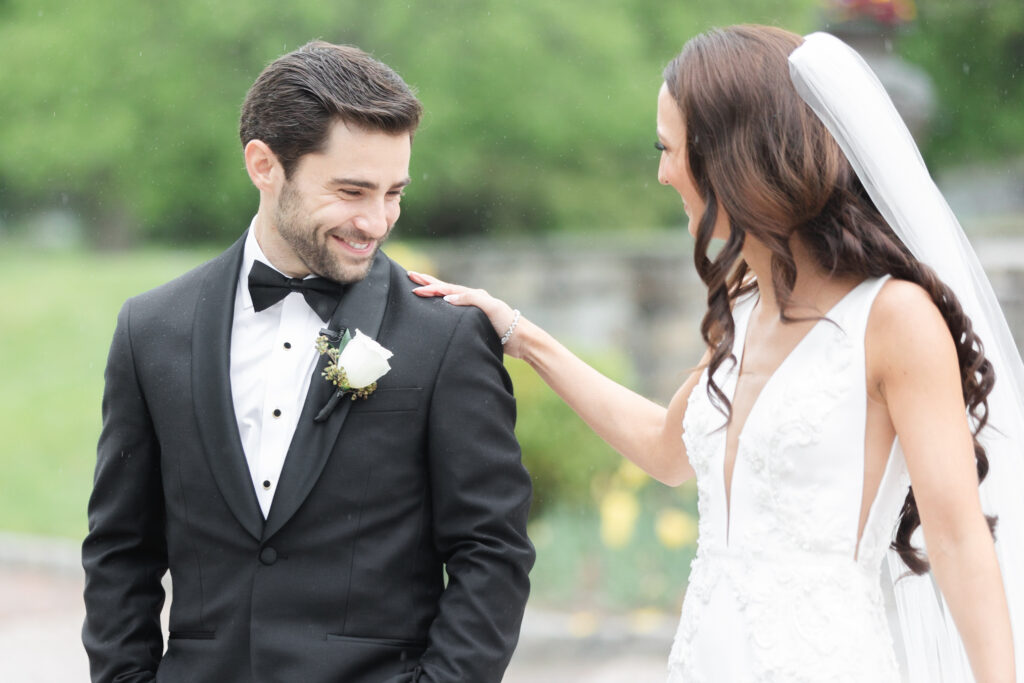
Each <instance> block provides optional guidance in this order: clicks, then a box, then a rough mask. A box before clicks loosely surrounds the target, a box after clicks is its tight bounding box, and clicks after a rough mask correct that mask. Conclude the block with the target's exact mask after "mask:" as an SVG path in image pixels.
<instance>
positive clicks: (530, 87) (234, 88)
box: [0, 0, 818, 244]
mask: <svg viewBox="0 0 1024 683" xmlns="http://www.w3.org/2000/svg"><path fill="white" fill-rule="evenodd" d="M817 3H818V0H727V1H723V2H719V3H714V4H712V3H701V4H699V5H697V4H693V3H667V4H666V3H663V2H655V0H633V1H632V2H628V3H613V2H596V3H595V2H585V1H584V0H566V1H565V2H559V3H550V2H546V1H545V0H518V1H514V2H508V1H507V0H503V1H499V0H474V1H472V2H470V1H469V0H453V1H452V2H447V3H428V2H418V3H417V2H409V1H408V0H407V1H403V2H400V1H398V0H381V1H380V2H377V3H370V4H368V3H364V2H356V0H335V1H334V2H330V3H324V2H322V1H321V0H293V1H292V2H289V3H267V2H253V1H248V2H243V1H242V0H218V2H209V1H206V0H179V2H176V3H171V4H168V3H134V2H128V1H127V0H93V1H92V2H89V3H74V2H66V1H64V2H62V1H60V0H5V1H4V2H2V3H0V55H2V64H3V69H2V70H0V91H2V92H3V93H5V96H4V97H3V98H2V99H0V149H2V150H3V152H2V153H0V201H2V202H3V203H4V205H5V207H6V210H7V211H14V210H19V209H20V210H22V211H26V210H31V209H37V208H43V207H48V206H53V205H64V206H67V207H68V208H69V210H72V211H76V212H78V213H80V214H81V215H82V216H83V217H84V219H85V221H86V223H87V224H88V225H89V229H90V233H91V234H90V237H91V238H92V240H93V241H94V242H96V243H100V244H123V243H125V242H130V241H138V240H140V239H147V240H157V241H163V242H176V243H181V242H201V241H216V242H220V243H223V242H224V241H226V240H227V239H229V238H230V237H232V236H234V235H236V234H238V232H239V231H240V230H241V229H242V228H243V227H244V226H245V224H246V223H247V221H248V217H249V215H250V214H251V213H252V212H253V211H254V210H255V205H256V193H255V191H254V190H253V189H252V188H251V187H250V186H249V183H248V179H247V178H246V176H245V172H244V169H243V166H242V161H241V155H240V153H239V143H238V141H237V137H236V130H237V116H238V109H239V105H240V103H241V100H242V98H243V97H244V94H245V91H246V89H247V88H248V86H249V85H250V84H251V82H252V81H253V80H254V79H255V77H256V75H257V74H258V73H259V70H260V69H261V68H262V66H263V65H264V64H266V63H267V62H269V61H270V60H272V59H273V58H275V57H276V56H278V55H280V54H282V53H284V52H286V51H288V50H291V49H294V48H295V47H297V46H299V45H301V44H302V43H304V42H306V41H307V40H309V39H311V38H315V37H321V38H324V39H326V40H330V41H334V42H348V43H354V44H357V45H360V46H361V47H363V48H365V49H367V50H369V51H371V52H373V53H374V54H375V55H376V56H377V57H378V58H380V59H382V60H383V61H385V62H387V63H389V64H391V65H392V66H394V67H395V68H396V69H397V70H398V71H399V72H400V73H401V74H402V75H403V76H404V77H405V78H406V79H407V80H408V81H409V82H410V83H412V84H414V85H415V86H417V88H418V90H419V93H420V95H421V97H422V99H423V101H424V103H425V105H426V109H427V116H426V119H425V121H424V125H423V128H422V129H421V131H420V133H419V135H418V136H417V140H416V152H415V154H414V155H413V176H414V179H415V183H414V185H413V187H411V188H410V192H409V195H408V197H407V203H406V207H405V216H404V217H403V219H402V226H401V229H402V231H403V233H404V234H407V235H409V234H412V235H420V236H429V235H451V234H465V233H486V232H506V233H507V232H515V231H526V232H532V231H546V230H556V229H593V228H605V229H608V230H620V229H621V228H622V227H623V226H625V227H628V228H638V227H639V228H643V227H663V226H665V225H673V224H674V225H679V224H681V222H682V220H681V219H682V212H681V211H680V210H679V206H678V201H677V199H676V198H675V197H674V195H673V193H671V192H666V191H664V190H663V189H662V188H659V187H658V186H657V182H656V178H655V168H656V163H657V161H656V159H657V157H656V154H655V152H654V150H653V149H652V147H651V143H652V141H653V139H654V135H653V128H654V103H655V94H656V91H657V88H658V84H659V82H660V78H661V69H662V67H663V65H664V64H665V63H666V62H667V61H668V60H669V59H670V58H671V57H672V56H673V55H674V54H675V53H676V52H677V51H678V50H679V48H680V47H681V46H682V44H683V43H684V42H685V41H686V39H687V38H688V37H689V36H691V35H692V34H694V33H696V32H697V31H699V30H702V29H705V28H707V27H708V26H712V25H722V24H728V23H735V22H738V21H760V22H766V23H777V24H782V25H785V26H787V27H789V28H792V29H794V30H797V31H804V30H807V29H810V28H812V27H813V26H812V23H811V22H812V21H813V19H814V16H815V12H814V8H815V7H816V6H817Z"/></svg>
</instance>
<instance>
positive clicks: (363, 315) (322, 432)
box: [246, 253, 391, 540]
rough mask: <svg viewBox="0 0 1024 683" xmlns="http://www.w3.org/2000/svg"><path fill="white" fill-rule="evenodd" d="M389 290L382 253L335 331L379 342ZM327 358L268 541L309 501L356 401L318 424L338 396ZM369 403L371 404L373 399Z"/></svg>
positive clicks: (305, 411)
mask: <svg viewBox="0 0 1024 683" xmlns="http://www.w3.org/2000/svg"><path fill="white" fill-rule="evenodd" d="M390 285H391V261H390V260H389V259H388V257H387V256H385V255H384V254H383V253H378V254H377V257H376V259H375V260H374V263H373V267H372V268H371V269H370V272H369V274H368V275H367V276H366V277H365V278H364V279H362V280H360V281H359V282H357V283H355V284H353V285H351V286H350V287H349V288H348V290H347V291H346V292H345V294H344V296H343V297H342V298H341V301H340V302H339V303H338V307H337V308H336V309H335V311H334V315H333V316H331V321H330V323H329V326H330V328H331V329H333V330H339V331H341V330H346V329H347V330H350V331H351V333H352V334H353V335H355V331H356V330H359V331H360V332H362V333H363V334H366V335H369V336H370V337H373V338H374V339H376V338H377V335H378V334H379V333H380V327H381V323H382V322H383V320H384V312H385V310H386V309H387V302H388V292H389V289H390ZM326 358H327V356H326V354H325V355H324V356H323V357H322V358H321V359H320V362H319V363H317V366H316V368H315V369H314V370H313V377H312V378H311V379H310V382H309V391H308V392H307V393H306V402H305V404H304V405H303V407H302V414H301V415H300V416H299V424H298V426H297V427H296V428H295V435H294V436H293V437H292V442H291V444H290V445H289V447H288V455H287V456H286V457H285V461H284V468H283V469H282V470H281V478H280V480H279V482H278V488H277V492H275V493H274V502H273V504H272V505H271V506H270V514H269V515H268V516H267V523H266V525H265V527H264V531H263V540H266V539H269V538H270V537H271V536H273V535H274V534H275V533H277V532H278V531H279V530H280V529H281V527H282V526H284V524H285V523H286V522H287V521H288V520H289V519H291V517H292V515H294V514H295V511H296V510H298V509H299V506H300V505H301V504H302V502H303V501H304V500H305V499H306V496H308V495H309V492H310V490H311V489H312V488H313V485H314V484H315V483H316V481H317V479H319V478H320V473H321V472H323V469H324V465H325V464H327V458H328V456H329V455H330V453H331V451H332V450H333V448H334V445H335V443H336V442H337V440H338V433H339V432H340V431H341V427H342V425H343V424H344V423H345V418H346V417H347V416H348V411H349V410H350V409H351V407H352V401H351V400H350V399H349V398H348V397H345V398H343V399H342V400H341V401H340V402H339V403H338V406H337V408H335V409H334V411H333V412H332V413H331V414H330V415H329V416H328V417H327V419H326V420H324V421H322V422H314V418H315V417H316V415H317V413H319V412H320V409H321V408H323V407H324V405H325V404H326V403H327V402H328V401H329V400H330V398H331V394H333V393H334V385H332V384H331V383H330V382H328V381H327V380H325V379H324V378H323V377H322V376H321V374H320V373H321V372H322V371H323V369H324V367H325V366H326V363H327V361H326ZM368 400H370V401H372V400H373V397H372V396H371V397H370V398H369V399H368ZM246 481H248V479H246Z"/></svg>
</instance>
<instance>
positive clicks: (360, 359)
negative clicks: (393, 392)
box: [316, 330, 394, 401]
mask: <svg viewBox="0 0 1024 683" xmlns="http://www.w3.org/2000/svg"><path fill="white" fill-rule="evenodd" d="M316 350H317V351H318V352H319V353H320V355H321V356H323V355H324V354H326V355H327V357H328V358H329V359H330V361H331V362H330V363H329V364H328V365H327V367H326V368H325V369H324V371H323V373H322V375H323V378H324V379H326V380H327V381H328V382H330V383H331V384H333V385H334V386H336V387H338V391H339V392H340V393H341V394H342V395H345V394H348V395H349V396H351V398H352V400H353V401H354V400H356V399H357V398H368V397H369V396H370V394H372V393H373V392H374V390H376V389H377V380H379V379H380V378H381V377H383V376H384V375H386V374H387V373H388V371H389V370H391V365H390V364H389V363H388V359H390V358H391V357H392V356H393V355H394V354H393V353H391V351H388V350H387V349H386V348H384V347H383V346H381V345H380V344H379V343H377V341H376V340H374V339H372V338H370V337H369V336H368V335H365V334H363V333H362V332H360V331H359V330H356V334H355V336H354V337H353V336H352V335H351V334H350V333H349V332H348V330H346V331H345V333H344V334H343V335H342V337H341V340H340V341H339V342H338V344H337V346H334V345H332V344H331V340H330V339H329V338H328V337H327V336H326V335H323V334H321V335H320V336H319V337H317V338H316Z"/></svg>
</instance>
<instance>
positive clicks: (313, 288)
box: [249, 261, 345, 322]
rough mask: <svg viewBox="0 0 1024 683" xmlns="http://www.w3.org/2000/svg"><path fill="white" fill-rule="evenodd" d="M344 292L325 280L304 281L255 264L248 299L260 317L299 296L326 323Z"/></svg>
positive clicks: (337, 284) (312, 278)
mask: <svg viewBox="0 0 1024 683" xmlns="http://www.w3.org/2000/svg"><path fill="white" fill-rule="evenodd" d="M344 291H345V286H344V285H341V284H339V283H337V282H333V281H332V280H328V279H326V278H322V277H311V278H308V279H305V280H303V279H302V278H297V277H286V276H284V275H282V274H281V273H279V272H277V271H276V270H274V269H273V268H271V267H270V266H268V265H267V264H266V263H263V262H262V261H253V263H252V268H251V269H250V270H249V295H250V296H251V297H252V306H253V308H254V309H255V310H256V312H257V313H258V312H260V311H262V310H264V309H266V308H270V307H271V306H273V305H274V304H276V303H277V302H278V301H280V300H281V299H283V298H285V297H286V296H288V294H290V293H291V292H298V293H300V294H302V296H303V298H305V299H306V303H307V304H309V307H310V308H312V309H313V310H314V311H316V314H317V315H318V316H320V319H321V320H323V321H324V322H327V321H328V320H329V319H330V317H331V314H332V313H334V309H335V307H336V306H337V305H338V299H340V298H341V295H342V293H343V292H344Z"/></svg>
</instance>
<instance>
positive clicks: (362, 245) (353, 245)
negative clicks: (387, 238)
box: [345, 240, 370, 249]
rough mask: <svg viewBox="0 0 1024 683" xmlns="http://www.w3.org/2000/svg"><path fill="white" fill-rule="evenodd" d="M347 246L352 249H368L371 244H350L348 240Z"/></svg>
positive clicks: (346, 241)
mask: <svg viewBox="0 0 1024 683" xmlns="http://www.w3.org/2000/svg"><path fill="white" fill-rule="evenodd" d="M345 244H347V245H348V246H350V247H352V248H353V249H366V248H367V247H368V246H370V243H369V242H349V241H348V240H345Z"/></svg>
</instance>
